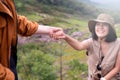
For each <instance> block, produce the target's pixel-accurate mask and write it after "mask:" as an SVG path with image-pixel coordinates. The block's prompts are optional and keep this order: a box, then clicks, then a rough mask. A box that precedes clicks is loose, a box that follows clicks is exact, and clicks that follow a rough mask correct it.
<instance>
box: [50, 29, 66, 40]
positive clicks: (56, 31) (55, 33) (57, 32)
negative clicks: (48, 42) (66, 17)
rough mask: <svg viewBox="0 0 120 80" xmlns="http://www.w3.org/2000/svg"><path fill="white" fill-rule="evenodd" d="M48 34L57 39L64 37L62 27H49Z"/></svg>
mask: <svg viewBox="0 0 120 80" xmlns="http://www.w3.org/2000/svg"><path fill="white" fill-rule="evenodd" d="M49 36H50V37H51V38H53V39H55V40H59V39H64V38H65V33H64V31H63V29H62V28H58V27H51V28H50V31H49Z"/></svg>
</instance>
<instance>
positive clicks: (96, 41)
mask: <svg viewBox="0 0 120 80" xmlns="http://www.w3.org/2000/svg"><path fill="white" fill-rule="evenodd" d="M88 28H89V31H90V32H91V34H92V37H91V38H89V39H86V40H84V41H82V42H79V41H78V40H76V39H74V38H72V37H70V36H69V35H67V34H65V33H63V34H62V35H64V38H63V39H64V40H65V41H66V42H67V43H68V44H70V45H71V46H72V47H73V48H74V49H76V50H87V51H88V80H117V78H118V77H117V74H118V73H119V71H120V39H118V38H117V36H116V32H115V29H114V20H113V18H112V17H111V16H110V15H108V14H100V15H99V16H98V17H97V19H93V20H90V21H89V22H88ZM56 38H57V39H60V38H59V36H58V37H56Z"/></svg>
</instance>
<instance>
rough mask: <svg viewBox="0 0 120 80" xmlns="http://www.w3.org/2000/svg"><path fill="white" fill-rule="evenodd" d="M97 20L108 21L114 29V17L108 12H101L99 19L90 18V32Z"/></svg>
mask: <svg viewBox="0 0 120 80" xmlns="http://www.w3.org/2000/svg"><path fill="white" fill-rule="evenodd" d="M96 22H104V23H108V24H109V25H110V26H111V27H112V28H113V29H114V19H113V18H112V17H111V16H110V15H108V14H100V15H99V16H98V17H97V19H93V20H90V21H89V22H88V27H89V30H90V32H92V29H93V28H94V27H95V24H96Z"/></svg>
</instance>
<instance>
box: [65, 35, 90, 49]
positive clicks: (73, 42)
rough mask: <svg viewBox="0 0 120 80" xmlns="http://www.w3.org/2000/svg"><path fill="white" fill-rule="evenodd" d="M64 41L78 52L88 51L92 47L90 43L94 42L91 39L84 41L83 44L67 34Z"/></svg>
mask: <svg viewBox="0 0 120 80" xmlns="http://www.w3.org/2000/svg"><path fill="white" fill-rule="evenodd" d="M64 40H65V41H66V42H67V43H68V44H69V45H71V46H72V47H73V48H74V49H76V50H85V49H88V48H89V45H90V42H91V41H92V39H91V38H90V39H87V40H84V41H82V42H79V41H78V40H76V39H74V38H72V37H70V36H69V35H67V34H65V38H64Z"/></svg>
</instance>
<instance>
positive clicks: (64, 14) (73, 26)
mask: <svg viewBox="0 0 120 80" xmlns="http://www.w3.org/2000/svg"><path fill="white" fill-rule="evenodd" d="M14 1H15V5H16V9H17V12H18V14H19V15H24V16H26V17H27V18H28V19H29V20H31V21H36V22H38V23H39V24H44V25H50V26H56V27H61V28H63V29H64V31H65V33H67V34H69V35H70V36H72V37H74V38H76V39H78V40H79V41H82V40H84V39H87V38H89V37H90V36H91V35H90V32H89V31H88V21H89V20H90V19H95V18H96V17H97V15H99V14H100V13H108V14H110V15H112V16H113V17H114V19H115V23H116V25H115V29H116V32H117V36H118V37H119V36H120V31H119V29H120V15H119V14H120V8H119V7H120V6H119V4H118V3H120V1H119V0H14ZM113 1H114V2H113ZM17 69H18V73H19V80H86V79H87V72H88V71H87V55H86V51H76V50H74V49H72V48H71V47H70V46H69V45H68V44H67V43H66V42H65V41H64V40H59V41H56V40H53V39H51V38H50V37H49V36H47V35H33V36H31V37H22V36H19V39H18V65H17Z"/></svg>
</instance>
